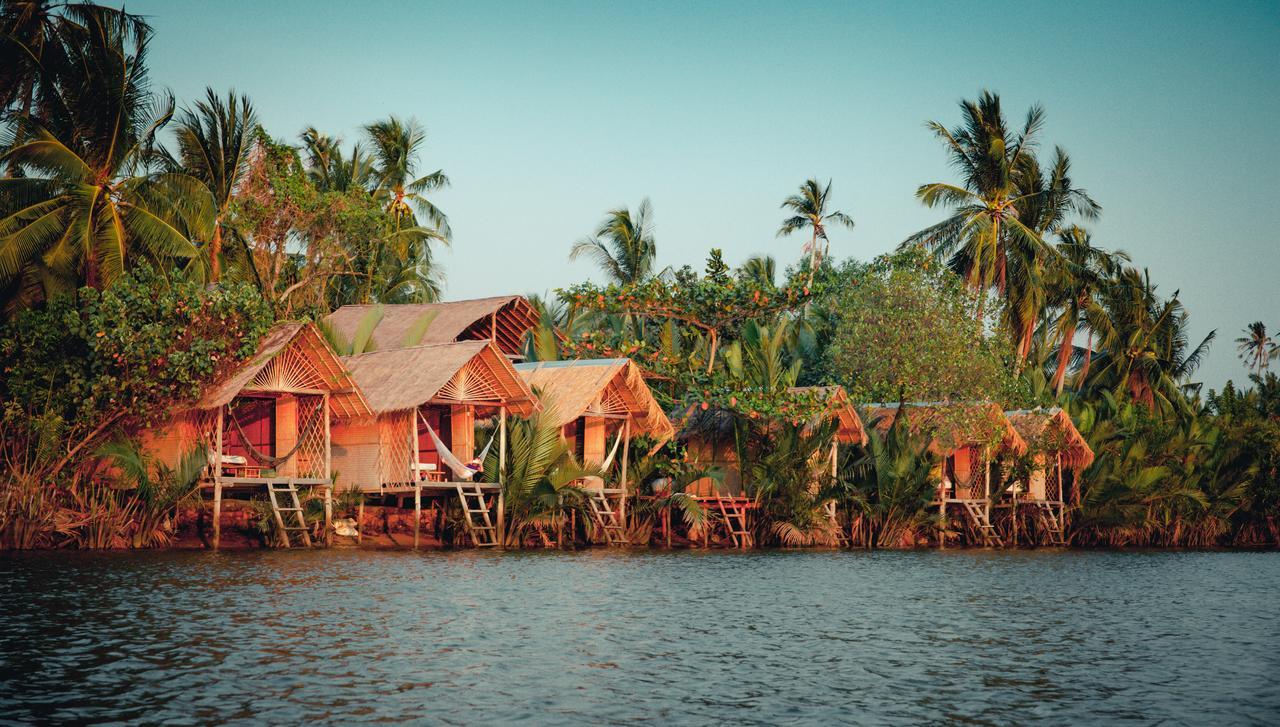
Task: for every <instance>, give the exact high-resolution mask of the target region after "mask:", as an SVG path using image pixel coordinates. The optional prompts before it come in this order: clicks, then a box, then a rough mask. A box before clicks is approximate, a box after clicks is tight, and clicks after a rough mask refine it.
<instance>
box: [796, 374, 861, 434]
mask: <svg viewBox="0 0 1280 727" xmlns="http://www.w3.org/2000/svg"><path fill="white" fill-rule="evenodd" d="M788 391H790V392H791V393H793V394H801V395H804V394H814V395H816V396H818V397H819V398H820V399H822V400H823V401H825V402H827V404H828V405H829V406H830V408H831V411H832V412H833V413H834V414H835V415H836V416H837V417H838V418H839V419H840V428H839V429H837V430H836V439H837V440H839V441H840V442H841V443H843V444H866V443H867V431H866V429H865V428H863V426H862V417H860V416H858V410H857V409H854V408H853V402H851V401H849V394H848V393H847V392H846V391H845V390H844V387H843V386H838V385H837V386H793V387H791V388H790V389H788Z"/></svg>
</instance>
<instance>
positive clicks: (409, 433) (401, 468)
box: [378, 411, 418, 485]
mask: <svg viewBox="0 0 1280 727" xmlns="http://www.w3.org/2000/svg"><path fill="white" fill-rule="evenodd" d="M416 415H417V412H413V411H409V412H392V413H390V414H384V415H383V416H382V417H381V419H379V427H380V431H379V432H378V471H379V472H380V473H381V479H382V484H384V485H386V484H392V483H399V482H410V481H412V480H413V479H414V476H415V473H414V472H413V465H414V464H416V462H415V460H416V458H417V456H418V452H417V449H418V446H417V445H418V443H417V442H416V441H415V440H414V438H413V435H414V433H415V431H414V429H413V427H412V423H413V420H412V419H411V417H414V416H416Z"/></svg>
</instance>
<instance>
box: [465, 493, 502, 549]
mask: <svg viewBox="0 0 1280 727" xmlns="http://www.w3.org/2000/svg"><path fill="white" fill-rule="evenodd" d="M455 484H456V485H457V488H458V502H460V503H462V522H463V523H464V524H465V525H466V528H467V535H470V536H471V542H472V544H474V545H475V546H476V547H477V548H495V547H497V546H498V529H497V528H495V527H494V526H493V520H492V519H491V518H490V517H489V505H488V504H487V503H486V502H485V501H484V491H483V490H481V489H480V485H478V484H476V483H474V482H458V483H455Z"/></svg>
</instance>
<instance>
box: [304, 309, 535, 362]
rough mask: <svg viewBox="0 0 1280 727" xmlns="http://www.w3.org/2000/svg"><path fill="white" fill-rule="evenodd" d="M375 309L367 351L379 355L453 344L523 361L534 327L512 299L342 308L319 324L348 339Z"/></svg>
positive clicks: (531, 315)
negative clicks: (480, 344) (492, 349)
mask: <svg viewBox="0 0 1280 727" xmlns="http://www.w3.org/2000/svg"><path fill="white" fill-rule="evenodd" d="M375 308H377V309H381V318H379V319H378V322H377V325H376V326H375V327H374V329H373V335H372V343H373V349H372V350H377V351H385V350H389V349H394V348H406V347H410V346H420V345H428V344H439V343H454V342H457V341H490V342H492V343H493V344H494V346H496V347H497V348H498V350H499V351H501V352H502V353H503V354H505V355H506V356H508V357H511V358H516V359H519V358H520V357H522V356H523V352H524V341H525V336H526V334H528V332H529V331H530V330H531V329H532V328H533V327H534V326H536V325H537V324H538V312H537V310H535V309H534V307H533V306H532V305H530V304H529V301H527V300H525V299H524V298H523V297H521V296H518V295H505V296H499V297H495V298H476V299H473V300H459V301H454V302H450V303H423V304H402V305H381V306H374V305H344V306H342V307H341V308H339V309H338V310H336V311H334V312H333V313H330V314H329V315H328V316H327V317H326V318H325V322H326V323H327V324H329V325H331V326H333V328H334V329H335V330H336V331H337V332H338V333H339V334H341V335H342V336H343V337H345V338H347V339H351V338H353V337H354V336H355V334H356V332H357V331H358V330H359V329H360V327H361V325H363V324H364V322H365V320H366V318H367V316H369V314H370V311H371V310H373V309H375Z"/></svg>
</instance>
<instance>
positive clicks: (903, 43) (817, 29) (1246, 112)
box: [126, 0, 1280, 387]
mask: <svg viewBox="0 0 1280 727" xmlns="http://www.w3.org/2000/svg"><path fill="white" fill-rule="evenodd" d="M126 7H127V9H128V10H130V11H131V12H140V13H142V14H145V15H147V16H149V17H150V21H151V23H152V25H153V27H154V28H155V31H156V36H155V39H154V41H153V43H152V46H151V49H150V53H151V57H150V65H151V69H152V78H153V82H154V83H156V84H158V85H161V86H165V87H168V88H169V89H171V90H172V91H173V93H174V94H176V96H177V97H178V100H179V102H186V101H191V100H193V99H195V98H197V97H199V96H201V95H203V92H204V89H205V87H206V86H210V87H212V88H214V89H217V90H219V91H222V92H225V91H226V90H227V89H229V88H235V89H236V90H237V91H238V92H241V93H245V94H247V95H248V96H249V97H250V98H251V99H252V101H253V103H254V105H255V106H256V108H257V111H258V114H259V117H260V120H261V121H262V123H263V124H264V126H265V127H266V128H267V129H268V130H269V131H270V132H271V133H272V135H273V136H275V137H277V138H286V139H289V140H292V141H296V140H297V136H298V134H299V133H300V132H301V131H302V130H303V129H304V128H305V127H307V126H315V127H316V128H318V129H320V130H321V131H324V132H326V133H329V134H333V135H337V136H340V137H342V138H344V139H345V140H346V142H347V143H348V144H349V143H350V142H353V141H356V140H358V139H359V138H360V133H361V132H360V129H361V126H362V125H364V124H366V123H369V122H371V121H375V120H378V119H382V118H385V117H387V116H388V115H391V114H395V115H399V116H403V117H413V118H416V119H417V120H418V121H420V122H421V123H422V124H423V125H424V126H425V127H426V130H427V134H428V138H427V144H426V147H425V150H424V153H423V154H422V156H421V158H420V160H419V165H420V166H419V168H420V169H421V170H422V171H423V172H427V171H433V170H435V169H437V168H439V169H443V170H444V171H445V173H446V174H448V176H449V178H450V179H451V180H452V186H451V187H450V188H449V189H447V190H445V191H443V192H440V193H439V194H438V195H437V196H436V197H435V199H434V201H435V202H436V204H437V205H438V206H439V207H440V208H441V209H443V210H444V211H445V212H446V213H447V214H448V216H449V219H450V223H451V225H452V227H453V231H454V243H453V246H452V248H451V249H448V250H445V251H443V252H442V253H441V254H440V255H439V256H438V259H439V261H440V262H441V264H442V265H443V266H444V267H445V271H446V275H447V281H448V283H447V288H446V298H447V299H460V298H468V297H478V296H486V295H499V294H507V293H544V292H547V291H551V290H554V289H555V288H557V287H560V286H565V285H569V284H572V283H574V282H578V281H581V280H583V279H585V278H590V277H595V278H597V279H598V278H599V274H598V273H597V271H596V270H595V269H594V268H593V267H592V266H591V264H590V263H588V262H587V261H586V260H580V261H577V262H570V261H569V260H568V253H569V249H570V247H571V246H572V244H573V243H574V241H576V240H578V239H580V238H582V237H583V236H585V235H587V234H590V233H591V232H592V230H594V228H595V227H596V225H597V224H598V223H599V222H600V220H601V219H602V218H603V217H604V215H605V213H606V212H607V211H608V210H610V209H613V208H616V207H619V206H630V207H633V208H634V207H635V206H636V205H637V204H639V202H640V201H641V200H642V199H644V198H646V197H648V198H649V199H650V200H651V201H652V204H653V210H654V219H655V221H656V239H657V245H658V257H659V263H660V264H661V265H664V266H665V265H673V266H677V267H678V266H680V265H684V264H690V265H693V266H694V267H696V268H701V267H702V266H703V264H704V262H705V259H706V256H707V253H708V250H709V249H710V248H712V247H719V248H722V249H723V250H724V254H725V258H726V259H727V260H728V261H729V262H730V263H731V264H734V265H736V264H738V263H740V262H741V261H743V260H745V259H746V258H747V257H749V256H751V255H753V254H761V253H766V254H771V255H773V256H775V257H776V258H777V259H778V260H779V262H780V263H782V264H785V263H789V262H792V261H794V260H795V259H797V258H798V257H799V255H800V244H801V240H800V238H799V237H795V238H782V239H778V238H776V237H775V233H776V231H777V228H778V224H779V223H780V222H781V220H782V218H783V216H784V215H783V213H782V212H781V211H780V210H779V209H778V207H779V204H780V203H781V202H782V200H783V198H785V197H786V196H787V195H788V194H791V193H792V192H793V191H795V189H796V188H797V187H798V186H799V184H800V183H801V182H803V181H804V180H805V179H807V178H809V177H815V178H818V179H822V180H827V179H831V180H833V187H832V198H833V204H834V205H835V206H836V207H837V208H838V209H841V210H844V211H845V212H847V213H849V214H850V215H851V216H852V217H853V218H854V220H855V221H856V223H857V225H856V227H855V228H854V229H853V230H851V231H846V230H840V231H836V232H833V233H832V236H831V237H832V253H833V254H834V255H836V256H838V257H842V258H843V257H855V258H858V259H862V260H866V259H870V258H872V257H874V256H876V255H878V254H881V253H884V252H887V251H889V250H892V249H893V248H894V247H896V246H897V245H898V244H899V243H900V242H901V241H902V240H903V239H904V238H905V237H907V236H908V235H910V234H911V233H913V232H915V231H917V230H919V229H921V228H923V227H925V226H927V225H929V224H932V223H933V222H936V221H937V220H939V219H941V217H942V216H943V212H942V211H941V210H930V209H927V208H925V207H923V206H922V205H921V204H920V203H919V202H918V201H917V200H916V199H915V196H914V193H915V189H916V187H918V186H919V185H920V184H922V183H925V182H933V181H955V176H954V174H953V173H952V171H951V170H950V169H949V167H948V165H947V158H946V155H945V153H944V150H943V149H942V147H941V146H940V145H939V143H938V141H937V140H936V139H934V138H933V137H932V136H931V134H930V133H929V132H928V131H927V130H926V129H925V128H924V122H925V121H926V120H930V119H933V120H937V121H940V122H942V123H944V124H945V125H947V126H948V127H951V126H955V125H956V124H957V123H959V121H960V113H959V110H958V107H957V103H958V102H959V101H960V100H961V99H963V98H974V97H976V96H977V94H978V93H979V91H980V90H982V89H991V90H993V91H995V92H997V93H999V94H1000V95H1001V98H1002V100H1003V103H1004V107H1005V110H1006V114H1007V115H1009V116H1010V117H1011V118H1013V119H1021V118H1022V117H1023V116H1024V115H1025V113H1026V110H1027V108H1028V107H1029V106H1030V105H1032V104H1034V103H1040V104H1042V105H1043V106H1044V107H1045V109H1046V111H1047V114H1048V119H1047V124H1046V126H1045V129H1044V133H1043V136H1042V141H1043V145H1042V148H1043V149H1045V150H1046V151H1048V150H1051V149H1052V147H1053V146H1054V145H1060V146H1062V147H1064V148H1065V149H1066V150H1067V151H1068V152H1069V153H1070V155H1071V157H1072V160H1073V164H1074V181H1075V183H1076V184H1077V185H1078V186H1081V187H1083V188H1085V189H1086V190H1088V192H1089V194H1090V195H1091V196H1092V197H1093V198H1094V199H1096V200H1097V201H1098V202H1099V203H1100V204H1101V205H1102V207H1103V214H1102V217H1101V219H1099V220H1098V221H1096V222H1094V223H1090V225H1089V226H1090V229H1091V230H1092V231H1093V239H1094V242H1095V244H1098V245H1101V246H1103V247H1108V248H1120V249H1123V250H1125V251H1127V252H1128V253H1129V254H1130V255H1131V256H1132V257H1133V260H1134V262H1135V264H1137V265H1139V266H1141V267H1146V268H1148V269H1149V270H1150V272H1151V275H1152V278H1153V279H1154V280H1155V281H1156V282H1157V283H1158V284H1159V287H1160V290H1161V292H1162V293H1164V294H1166V295H1168V294H1172V293H1173V292H1174V291H1181V292H1180V297H1181V299H1182V301H1183V302H1184V303H1185V304H1186V306H1187V307H1188V309H1189V310H1190V312H1191V326H1192V333H1193V334H1194V337H1195V340H1196V341H1198V340H1199V339H1200V338H1201V337H1203V336H1204V335H1205V334H1207V333H1208V332H1209V331H1210V330H1213V329H1217V331H1218V339H1217V342H1216V343H1215V345H1214V347H1213V350H1212V354H1211V355H1210V357H1209V358H1208V360H1207V362H1206V364H1205V365H1204V366H1203V367H1202V369H1201V370H1200V372H1199V374H1198V375H1197V377H1196V378H1197V379H1199V380H1202V381H1204V382H1205V384H1206V386H1209V387H1218V386H1220V385H1221V383H1222V382H1223V381H1225V380H1226V379H1227V378H1229V377H1234V378H1236V379H1237V380H1239V379H1242V378H1244V374H1245V371H1244V369H1243V365H1242V364H1241V362H1240V361H1239V359H1238V357H1237V354H1236V346H1235V343H1234V341H1235V339H1236V338H1237V337H1238V336H1240V335H1242V329H1243V328H1244V327H1245V325H1247V324H1248V323H1250V322H1252V321H1255V320H1262V321H1264V322H1265V323H1267V325H1268V326H1269V327H1272V328H1276V329H1280V287H1278V285H1277V272H1280V266H1278V265H1277V263H1280V249H1278V245H1277V243H1278V242H1280V232H1277V231H1278V230H1280V194H1277V193H1278V192H1280V181H1277V172H1278V170H1280V2H1276V1H1275V0H1272V1H1271V2H1256V3H1255V2H1239V3H1228V2H1204V3H1194V2H1184V3H1172V2H1167V3H1166V2H1159V3H1157V2H1150V3H1148V2H1123V3H1112V2H1096V3H1094V2H1084V3H1077V2H1071V3H1064V2H1045V3H1042V2H1022V3H1016V4H1012V3H1007V2H999V3H987V2H981V1H976V0H975V1H970V2H966V3H964V4H963V5H945V4H942V3H938V2H900V3H862V2H798V1H791V2H786V3H754V2H731V3H729V2H727V3H712V2H696V3H690V2H656V1H655V2H627V3H606V2H593V3H587V2H582V3H579V2H550V1H548V2H536V3H530V2H509V3H497V2H483V1H478V2H466V3H457V2H448V3H445V2H408V1H405V2H326V1H323V0H306V1H286V0H273V1H272V2H262V1H261V0H236V1H226V2H213V1H209V2H204V1H196V0H130V2H128V3H127V5H126Z"/></svg>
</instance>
